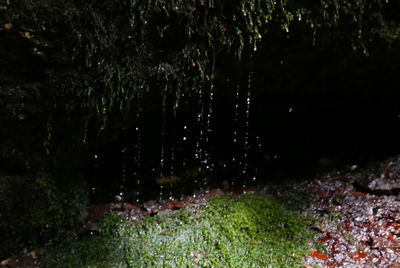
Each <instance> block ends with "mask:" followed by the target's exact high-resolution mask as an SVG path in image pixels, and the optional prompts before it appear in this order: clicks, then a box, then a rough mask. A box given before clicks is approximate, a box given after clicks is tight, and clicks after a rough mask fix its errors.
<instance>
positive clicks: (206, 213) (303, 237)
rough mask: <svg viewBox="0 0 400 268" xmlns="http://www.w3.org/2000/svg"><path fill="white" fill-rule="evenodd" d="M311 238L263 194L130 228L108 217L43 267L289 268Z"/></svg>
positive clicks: (220, 199)
mask: <svg viewBox="0 0 400 268" xmlns="http://www.w3.org/2000/svg"><path fill="white" fill-rule="evenodd" d="M311 237H312V233H311V232H310V231H309V230H308V228H307V223H306V222H305V221H304V220H303V219H301V218H300V217H299V216H298V215H296V214H294V213H292V212H288V211H287V210H286V209H285V208H284V207H282V206H281V205H280V204H279V203H278V202H277V201H275V200H273V199H271V198H269V197H266V196H262V195H257V194H248V195H243V196H241V197H235V196H224V197H217V198H215V199H213V200H211V201H210V202H209V203H206V204H204V205H201V206H195V207H186V208H183V209H181V210H179V211H164V212H161V213H159V214H158V215H156V216H154V217H148V218H146V219H145V220H144V221H143V222H138V223H135V224H133V223H131V222H128V221H126V220H124V219H123V218H121V217H120V216H116V215H113V214H110V215H109V216H108V217H106V218H105V220H104V221H103V224H102V228H101V232H100V234H98V235H92V236H87V237H84V238H83V239H81V240H79V241H76V240H74V241H72V242H68V243H64V244H63V245H62V247H59V248H57V249H55V250H53V251H52V252H51V254H50V255H49V256H47V258H44V259H43V264H46V265H47V266H48V267H74V268H76V267H265V266H268V265H272V266H279V267H285V266H286V267H294V266H296V265H300V263H301V259H302V257H303V256H304V255H306V254H307V251H308V246H307V240H308V239H310V238H311Z"/></svg>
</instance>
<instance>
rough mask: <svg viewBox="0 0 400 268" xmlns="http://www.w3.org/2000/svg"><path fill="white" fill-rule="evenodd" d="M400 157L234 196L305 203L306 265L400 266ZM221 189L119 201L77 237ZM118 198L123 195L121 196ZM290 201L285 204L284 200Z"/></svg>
mask: <svg viewBox="0 0 400 268" xmlns="http://www.w3.org/2000/svg"><path fill="white" fill-rule="evenodd" d="M399 188H400V157H399V158H393V159H390V160H388V161H385V162H382V163H379V164H375V165H371V166H369V167H368V168H363V169H360V168H358V167H357V166H352V167H349V168H348V169H347V170H344V171H335V172H331V173H328V174H324V175H320V176H316V177H315V178H313V179H308V180H305V181H302V182H299V181H296V182H293V183H291V184H290V186H288V185H263V186H262V187H261V186H260V187H259V188H258V189H257V190H254V189H235V190H234V191H233V194H238V195H240V194H243V193H245V192H248V191H258V192H262V193H265V194H267V195H271V196H273V197H275V198H278V199H281V200H287V201H289V203H290V202H293V197H295V196H296V197H297V198H300V199H302V200H301V201H302V203H303V204H304V205H303V206H301V208H300V207H299V209H300V212H301V213H302V214H303V215H304V216H306V217H309V218H310V219H311V221H312V226H311V228H313V229H315V230H317V232H318V233H319V236H318V238H317V240H316V241H310V243H311V245H312V247H313V250H312V251H310V253H309V255H307V256H305V257H304V260H303V264H304V266H305V267H314V266H317V267H392V268H394V267H400V191H399ZM225 194H226V192H224V191H223V190H221V189H215V190H212V191H209V192H197V193H195V194H194V195H192V196H188V197H185V198H182V199H180V200H174V199H169V200H162V201H154V200H151V201H148V202H145V203H143V204H139V205H132V204H129V203H125V202H123V200H116V201H119V202H116V203H113V204H100V205H92V206H90V207H89V208H88V217H87V221H86V224H85V225H84V226H83V227H82V228H79V229H77V230H76V235H77V237H79V236H83V235H86V234H87V233H95V232H98V231H99V225H98V222H99V221H100V220H101V218H102V217H103V216H104V214H105V213H107V212H112V211H113V212H115V213H118V214H120V215H122V216H124V217H125V218H127V219H129V220H131V221H140V220H141V219H142V218H143V217H148V216H151V215H154V214H157V213H158V212H159V211H162V210H177V209H180V208H182V207H183V206H196V205H198V204H201V203H204V202H206V201H207V200H209V199H210V198H212V197H214V196H221V195H225ZM117 199H118V197H117ZM283 202H284V201H283ZM24 255H26V256H19V257H13V258H9V259H6V260H3V261H2V262H0V266H1V267H37V266H35V263H36V261H35V260H36V258H37V256H36V255H37V254H36V252H35V251H29V252H28V251H27V252H25V253H24Z"/></svg>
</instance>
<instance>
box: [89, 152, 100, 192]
mask: <svg viewBox="0 0 400 268" xmlns="http://www.w3.org/2000/svg"><path fill="white" fill-rule="evenodd" d="M98 158H99V155H98V153H97V149H96V150H95V152H94V154H93V172H92V183H91V184H92V185H91V187H90V193H91V195H92V196H94V195H95V194H96V183H97V172H98V168H99V164H98V161H99V159H98Z"/></svg>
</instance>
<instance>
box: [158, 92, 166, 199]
mask: <svg viewBox="0 0 400 268" xmlns="http://www.w3.org/2000/svg"><path fill="white" fill-rule="evenodd" d="M167 93H168V86H167V85H165V87H164V90H163V91H162V93H161V94H162V96H161V98H162V119H161V120H162V121H161V152H160V170H159V177H160V178H161V177H163V176H164V169H165V134H166V125H167ZM163 198H164V186H163V185H162V184H160V193H159V199H160V200H162V199H163Z"/></svg>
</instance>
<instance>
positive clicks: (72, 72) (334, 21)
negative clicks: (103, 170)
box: [0, 0, 399, 119]
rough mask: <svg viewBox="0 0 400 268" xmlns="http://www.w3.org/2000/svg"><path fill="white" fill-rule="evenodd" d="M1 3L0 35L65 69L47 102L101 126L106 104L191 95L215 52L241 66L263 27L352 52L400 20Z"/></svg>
mask: <svg viewBox="0 0 400 268" xmlns="http://www.w3.org/2000/svg"><path fill="white" fill-rule="evenodd" d="M3 5H4V6H3V9H6V12H5V15H3V16H2V18H1V20H0V23H1V25H3V30H2V31H13V32H16V33H17V32H18V33H21V34H22V35H23V36H25V38H26V39H29V41H30V42H31V43H32V47H33V48H32V49H33V50H32V51H33V53H36V54H40V53H41V54H42V55H43V57H46V56H47V55H49V54H50V55H51V52H50V51H49V50H50V48H54V49H56V50H57V51H58V52H59V54H57V55H56V58H53V59H51V58H49V59H48V60H49V61H53V63H54V64H56V65H57V66H63V67H64V68H63V72H62V74H59V73H58V74H53V76H54V77H53V78H54V80H51V85H52V86H53V87H54V88H53V89H51V92H49V97H51V99H52V100H53V103H58V104H59V105H62V106H64V108H65V109H66V110H67V111H71V110H76V109H78V108H79V109H84V110H85V111H86V113H87V114H89V115H90V114H97V115H99V116H100V117H101V118H103V119H105V118H107V115H108V114H109V113H110V112H111V111H113V109H114V107H116V108H117V109H119V110H126V109H129V108H130V107H131V106H130V104H131V103H132V101H133V100H134V99H135V96H136V95H137V93H138V92H143V91H148V90H155V89H157V88H160V87H163V86H162V85H164V84H166V83H168V85H170V86H168V91H169V93H173V94H175V95H176V98H177V99H179V96H180V94H181V92H182V91H187V90H196V88H197V87H199V86H201V85H202V83H204V80H205V79H206V80H209V79H211V77H216V74H217V73H218V70H212V68H211V65H212V64H213V63H212V62H211V61H212V60H211V59H212V55H213V53H219V52H220V51H230V55H231V56H232V57H236V58H237V59H241V56H242V55H243V54H248V53H249V51H252V50H256V48H257V44H258V43H259V42H260V41H261V39H262V36H263V34H264V32H265V31H268V28H269V25H271V24H275V25H276V24H278V25H280V27H281V28H282V30H284V31H286V32H288V33H289V32H290V25H291V23H292V22H293V21H302V22H303V23H305V24H306V25H307V26H308V27H310V29H311V30H312V32H314V34H315V37H314V38H316V39H318V34H319V32H329V33H335V34H337V35H339V36H342V35H344V36H343V40H348V42H349V45H350V46H352V47H353V48H354V49H362V50H364V51H365V52H366V51H367V46H368V42H367V41H369V40H370V39H371V38H374V37H376V36H380V37H383V38H385V39H387V40H388V41H390V42H392V41H393V40H396V39H397V38H398V34H399V26H398V20H397V21H395V18H394V17H391V16H390V14H388V13H389V11H388V8H390V5H395V4H392V3H388V1H384V0H374V1H365V0H357V1H350V2H349V1H346V0H335V1H327V0H321V1H317V2H313V3H310V2H309V1H289V0H280V1H273V0H252V1H245V0H235V1H232V0H230V1H212V0H209V1H203V0H175V1H170V0H168V1H166V0H146V1H139V0H129V1H128V0H121V1H109V0H105V1H68V2H65V1H61V0H56V1H48V0H40V1H34V2H33V1H28V0H23V1H9V2H8V4H7V3H6V4H3ZM387 15H389V16H387ZM268 41H269V40H266V42H268ZM183 81H184V82H183ZM201 81H203V82H201ZM60 97H63V98H62V101H60Z"/></svg>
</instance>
